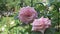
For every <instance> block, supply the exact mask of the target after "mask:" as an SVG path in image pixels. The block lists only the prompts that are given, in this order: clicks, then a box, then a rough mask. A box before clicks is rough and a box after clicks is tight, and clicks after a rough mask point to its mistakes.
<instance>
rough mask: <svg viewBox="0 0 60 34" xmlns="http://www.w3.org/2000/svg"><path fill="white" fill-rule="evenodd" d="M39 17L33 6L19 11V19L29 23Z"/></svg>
mask: <svg viewBox="0 0 60 34" xmlns="http://www.w3.org/2000/svg"><path fill="white" fill-rule="evenodd" d="M36 18H37V12H36V11H35V9H34V8H33V7H29V6H27V7H23V8H21V9H20V11H19V19H20V20H21V21H22V22H23V23H25V24H28V23H29V22H31V21H33V20H34V19H36Z"/></svg>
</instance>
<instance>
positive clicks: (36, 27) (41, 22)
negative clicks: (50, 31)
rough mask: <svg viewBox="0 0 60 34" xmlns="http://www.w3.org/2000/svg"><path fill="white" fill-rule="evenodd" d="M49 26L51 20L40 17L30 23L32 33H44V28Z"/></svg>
mask: <svg viewBox="0 0 60 34" xmlns="http://www.w3.org/2000/svg"><path fill="white" fill-rule="evenodd" d="M50 26H51V20H49V19H48V18H44V17H41V18H40V19H35V20H34V21H33V23H32V31H41V32H44V30H45V29H46V28H49V27H50Z"/></svg>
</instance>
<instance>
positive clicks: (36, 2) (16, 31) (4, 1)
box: [0, 0, 60, 34]
mask: <svg viewBox="0 0 60 34" xmlns="http://www.w3.org/2000/svg"><path fill="white" fill-rule="evenodd" d="M24 6H31V7H34V8H35V10H36V11H37V12H38V16H39V17H41V16H42V15H44V16H45V17H49V18H50V19H51V21H52V27H53V28H56V32H55V34H60V32H58V30H60V25H59V24H60V0H45V1H44V0H0V34H31V32H30V31H31V26H30V25H26V26H20V25H21V24H22V23H21V22H20V21H19V19H18V11H19V10H20V8H21V7H24ZM58 25H59V26H58Z"/></svg>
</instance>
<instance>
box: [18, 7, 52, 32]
mask: <svg viewBox="0 0 60 34" xmlns="http://www.w3.org/2000/svg"><path fill="white" fill-rule="evenodd" d="M19 19H20V20H21V21H22V22H23V23H25V24H28V23H31V22H32V31H40V32H44V31H45V30H46V29H47V28H49V27H50V26H51V20H49V18H44V17H43V16H42V17H41V18H38V13H37V11H36V10H35V9H34V8H33V7H29V6H27V7H23V8H21V9H20V11H19Z"/></svg>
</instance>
